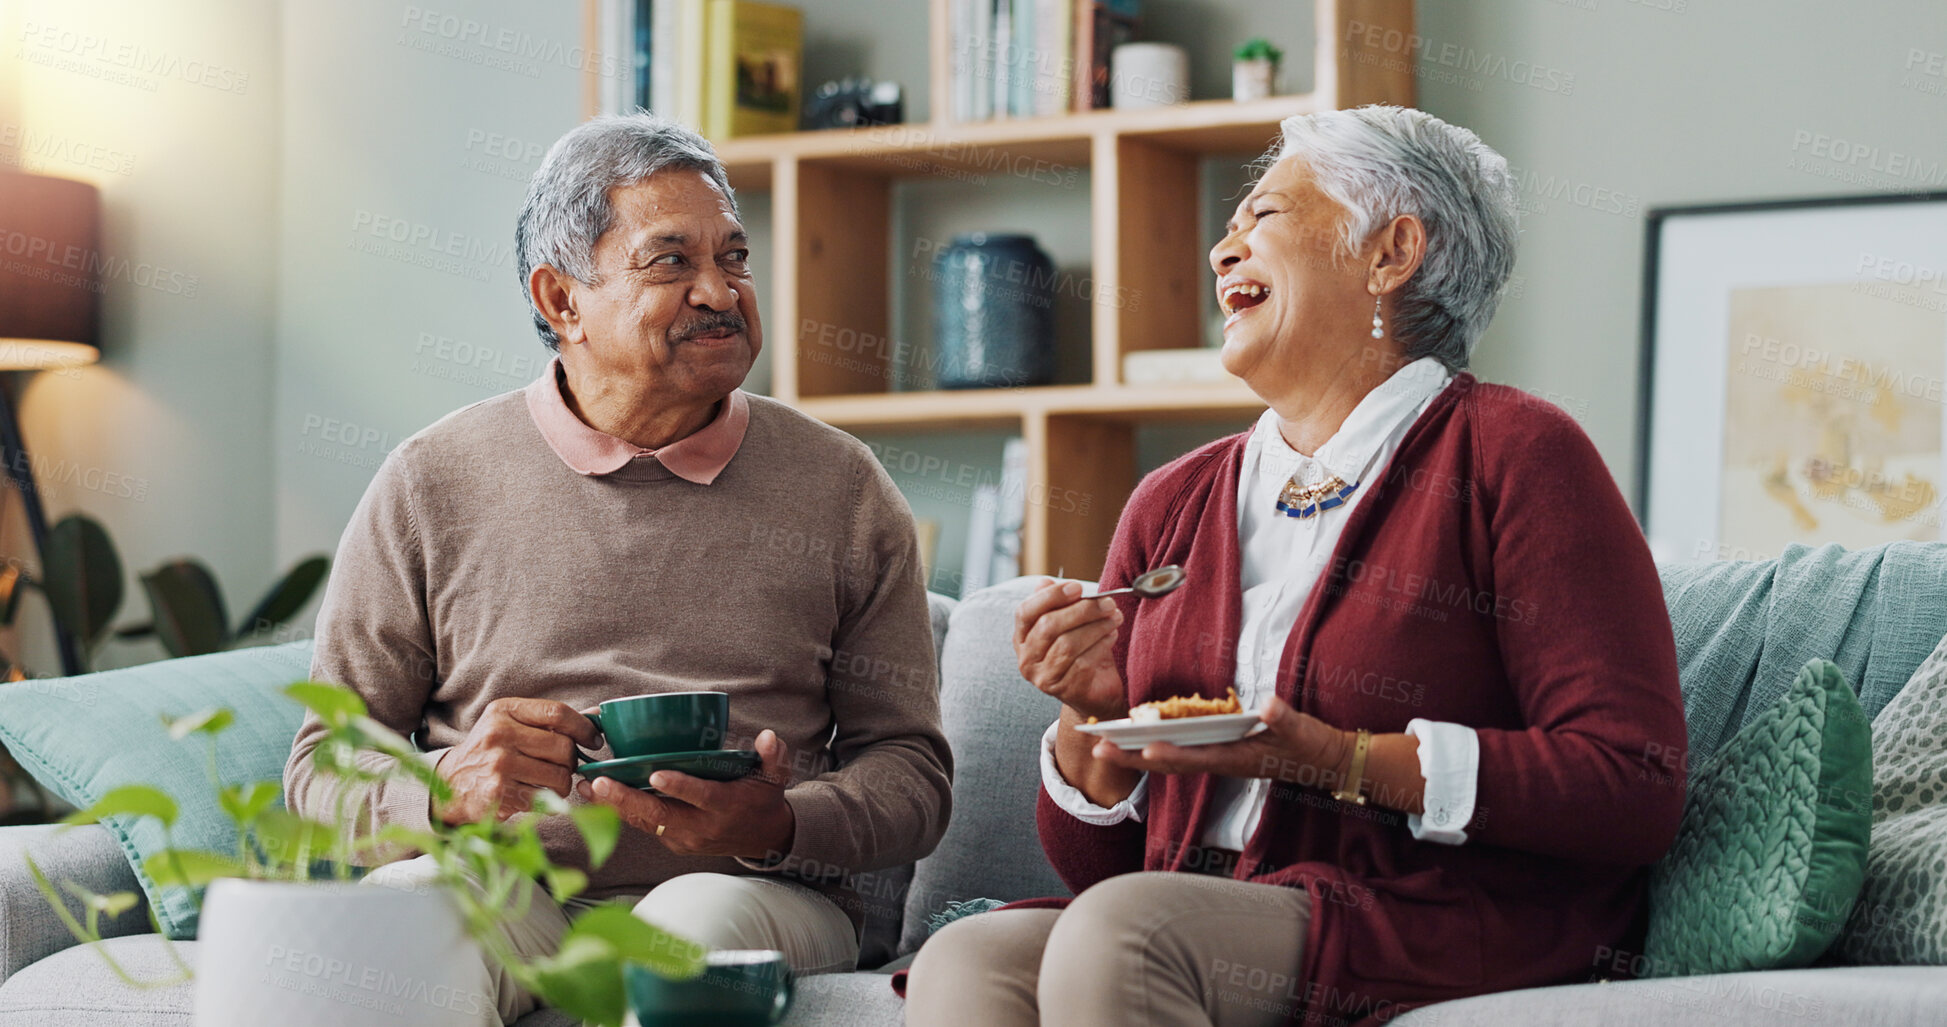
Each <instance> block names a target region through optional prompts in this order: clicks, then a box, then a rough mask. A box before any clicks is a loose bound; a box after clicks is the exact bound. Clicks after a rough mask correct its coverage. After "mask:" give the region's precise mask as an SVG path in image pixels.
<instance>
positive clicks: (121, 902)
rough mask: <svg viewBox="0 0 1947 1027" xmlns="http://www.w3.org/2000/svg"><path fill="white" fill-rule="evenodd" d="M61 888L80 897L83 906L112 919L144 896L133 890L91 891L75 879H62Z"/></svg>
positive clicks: (131, 907)
mask: <svg viewBox="0 0 1947 1027" xmlns="http://www.w3.org/2000/svg"><path fill="white" fill-rule="evenodd" d="M61 888H62V890H63V891H66V892H67V893H68V894H69V895H72V896H74V897H75V898H76V899H79V900H80V901H81V905H82V908H84V909H90V910H94V911H95V912H97V913H100V914H101V915H103V916H106V917H108V918H110V919H114V918H115V917H118V916H121V915H122V914H123V913H124V912H126V911H128V910H130V909H133V908H135V904H136V903H137V902H140V901H142V897H141V896H139V895H137V894H135V893H134V892H132V891H118V892H110V893H109V894H107V895H103V894H100V893H99V892H92V891H89V890H88V889H86V888H83V887H82V886H80V885H78V884H76V883H74V882H73V881H62V882H61Z"/></svg>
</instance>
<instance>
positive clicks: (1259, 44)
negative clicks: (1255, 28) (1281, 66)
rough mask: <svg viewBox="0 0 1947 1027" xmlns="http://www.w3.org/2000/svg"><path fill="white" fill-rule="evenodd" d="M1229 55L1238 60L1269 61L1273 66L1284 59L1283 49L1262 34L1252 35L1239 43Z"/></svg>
mask: <svg viewBox="0 0 1947 1027" xmlns="http://www.w3.org/2000/svg"><path fill="white" fill-rule="evenodd" d="M1231 56H1232V57H1233V58H1235V59H1237V60H1240V61H1270V62H1271V63H1272V64H1273V65H1274V66H1275V65H1277V64H1278V63H1280V62H1282V61H1283V60H1284V51H1283V50H1280V49H1278V48H1277V47H1275V46H1272V45H1271V41H1270V40H1268V39H1266V38H1264V37H1263V36H1252V37H1251V38H1250V39H1246V40H1245V41H1243V42H1242V43H1239V44H1238V45H1237V49H1236V50H1234V51H1232V52H1231Z"/></svg>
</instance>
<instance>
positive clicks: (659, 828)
mask: <svg viewBox="0 0 1947 1027" xmlns="http://www.w3.org/2000/svg"><path fill="white" fill-rule="evenodd" d="M668 826H669V825H668V824H657V825H656V837H658V838H661V837H662V836H663V828H665V827H668Z"/></svg>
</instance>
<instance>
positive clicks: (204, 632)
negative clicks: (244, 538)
mask: <svg viewBox="0 0 1947 1027" xmlns="http://www.w3.org/2000/svg"><path fill="white" fill-rule="evenodd" d="M142 588H143V590H144V591H146V592H147V593H148V596H149V609H150V611H151V612H152V613H153V615H154V623H155V633H156V639H157V640H158V641H160V642H161V643H162V647H163V648H164V649H167V650H168V651H169V655H171V656H200V655H202V654H203V653H214V652H220V651H221V650H223V649H225V648H227V647H228V646H229V644H230V629H229V628H228V627H227V626H226V624H225V622H226V621H228V620H229V618H228V617H227V616H225V615H224V613H223V592H222V590H221V589H219V588H217V586H216V579H215V578H214V577H212V576H210V571H209V568H207V567H205V566H203V565H202V564H201V563H198V562H197V561H195V560H176V561H173V562H171V563H165V564H163V565H162V566H160V567H157V568H156V569H155V570H153V571H150V572H149V573H147V574H144V575H142Z"/></svg>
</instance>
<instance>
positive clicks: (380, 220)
mask: <svg viewBox="0 0 1947 1027" xmlns="http://www.w3.org/2000/svg"><path fill="white" fill-rule="evenodd" d="M283 9H284V26H283V43H282V48H281V52H282V54H283V75H284V102H283V106H282V109H281V111H280V113H279V117H280V119H281V124H282V145H281V157H282V161H283V196H282V201H281V204H280V206H279V210H278V218H279V220H280V222H281V224H282V226H283V241H282V245H281V246H280V247H279V248H278V251H277V254H276V259H275V264H276V273H277V279H278V282H279V286H280V291H281V301H280V303H279V306H278V311H277V333H276V334H277V381H276V387H275V398H276V402H275V407H274V409H273V411H272V413H271V414H270V416H269V417H267V418H266V421H265V427H266V428H267V429H268V431H267V435H268V438H269V440H270V444H271V446H272V447H273V450H274V455H275V461H276V474H275V479H274V481H275V489H276V491H275V494H274V508H275V512H276V526H277V527H276V538H275V549H276V552H277V553H278V555H279V557H280V559H286V560H288V559H291V558H293V557H295V556H296V555H298V554H301V553H304V552H308V551H310V550H314V549H318V548H321V547H322V548H327V549H329V548H331V547H334V546H335V545H336V544H337V541H338V536H339V534H340V533H341V532H342V531H343V529H344V525H345V522H346V519H347V518H348V517H349V516H350V515H351V511H352V508H353V506H355V505H356V504H357V502H358V498H359V496H360V495H362V494H363V492H364V490H365V486H366V484H367V483H368V482H369V481H370V480H371V477H372V474H373V472H374V471H375V470H376V469H377V467H378V465H379V463H380V461H382V460H383V459H384V458H385V454H386V453H387V452H389V451H390V450H391V449H392V447H393V446H395V445H397V444H398V443H399V442H400V441H401V440H403V439H404V438H405V437H407V436H409V435H411V434H412V433H413V432H415V431H418V430H419V429H421V428H423V427H425V426H426V425H428V424H430V423H432V422H433V421H434V420H437V419H438V418H439V417H440V416H442V415H444V414H445V413H447V412H449V411H451V410H455V409H457V408H459V407H461V406H464V405H466V404H468V403H472V402H474V401H477V400H480V399H484V398H487V397H489V396H492V395H495V394H497V393H501V392H505V391H507V390H509V389H515V388H519V387H520V386H522V385H524V384H526V383H527V382H528V381H530V380H531V379H533V378H534V377H535V375H536V374H537V373H538V372H539V370H540V368H541V367H542V366H543V365H544V364H545V363H546V359H547V357H548V356H549V354H548V352H547V351H546V350H545V349H544V348H543V347H542V345H541V343H540V341H539V340H538V339H537V338H536V337H535V335H534V330H533V328H532V326H531V324H530V322H529V320H528V314H527V308H526V304H525V301H524V300H523V299H522V296H523V291H522V289H521V286H520V283H519V282H518V281H517V275H516V273H515V271H514V256H513V245H514V221H515V217H516V215H517V214H518V213H519V211H520V204H521V198H522V195H523V194H524V192H525V190H526V183H527V178H528V176H529V175H530V174H532V172H533V171H534V169H535V167H536V166H537V165H538V164H539V161H540V156H541V154H542V152H544V151H545V150H546V148H547V147H548V146H549V145H550V144H551V143H553V142H554V140H555V139H556V138H557V137H559V136H560V135H561V134H562V133H563V132H565V131H567V130H568V129H570V128H572V127H574V125H575V124H577V123H578V122H579V121H580V120H581V110H582V108H581V104H582V79H581V72H580V71H579V70H578V66H579V65H580V64H582V63H583V59H582V55H583V51H582V50H581V47H582V44H583V38H582V29H581V20H580V12H581V5H580V4H579V3H565V2H556V3H548V4H532V3H524V2H519V0H493V2H468V3H444V4H441V3H425V4H407V3H402V2H398V0H339V2H333V3H329V4H317V3H307V2H303V0H290V2H287V3H285V4H284V8H283ZM624 66H626V65H624Z"/></svg>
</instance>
